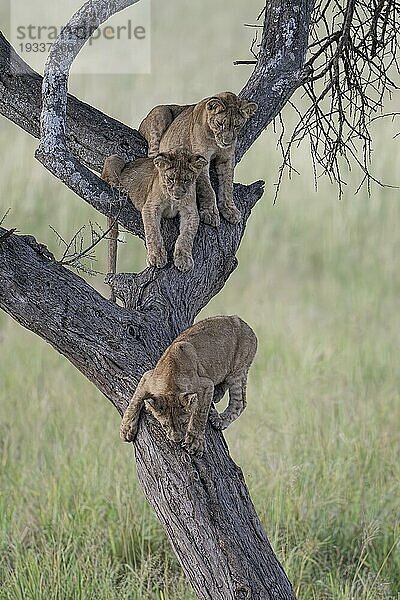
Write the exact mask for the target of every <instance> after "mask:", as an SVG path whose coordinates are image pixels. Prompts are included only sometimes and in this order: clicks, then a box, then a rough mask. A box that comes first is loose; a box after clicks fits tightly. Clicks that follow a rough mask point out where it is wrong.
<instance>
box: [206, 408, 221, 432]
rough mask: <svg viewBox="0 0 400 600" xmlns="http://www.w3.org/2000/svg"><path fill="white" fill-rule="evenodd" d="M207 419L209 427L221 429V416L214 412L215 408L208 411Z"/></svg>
mask: <svg viewBox="0 0 400 600" xmlns="http://www.w3.org/2000/svg"><path fill="white" fill-rule="evenodd" d="M208 418H209V421H210V423H211V426H212V427H214V429H223V426H222V419H221V416H220V414H219V413H218V412H217V411H216V410H215V408H214V409H213V410H210V414H209V417H208Z"/></svg>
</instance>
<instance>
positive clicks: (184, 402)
mask: <svg viewBox="0 0 400 600" xmlns="http://www.w3.org/2000/svg"><path fill="white" fill-rule="evenodd" d="M197 400H198V398H197V394H189V393H188V392H184V393H182V394H179V402H180V404H181V406H183V408H185V409H186V410H192V408H193V407H194V405H195V404H196V402H197Z"/></svg>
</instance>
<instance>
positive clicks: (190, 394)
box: [120, 316, 257, 454]
mask: <svg viewBox="0 0 400 600" xmlns="http://www.w3.org/2000/svg"><path fill="white" fill-rule="evenodd" d="M256 350H257V338H256V335H255V333H254V331H253V330H252V329H251V327H250V326H249V325H247V323H245V322H244V321H242V320H241V319H240V318H239V317H236V316H231V317H224V316H219V317H211V318H209V319H204V321H199V322H198V323H196V324H195V325H193V326H192V327H189V329H187V330H186V331H184V332H183V333H182V334H181V335H180V336H179V337H177V338H176V340H175V341H174V342H172V344H171V345H170V346H169V347H168V348H167V350H166V351H165V352H164V354H163V355H162V357H161V358H160V360H159V361H158V363H157V365H156V366H155V368H154V369H152V370H151V371H147V372H146V373H145V374H144V375H143V377H142V379H141V380H140V382H139V385H138V386H137V389H136V392H135V394H134V396H133V398H132V400H131V403H130V404H129V406H128V408H127V409H126V411H125V414H124V417H123V419H122V423H121V429H120V432H121V438H122V439H123V440H124V441H126V442H131V441H133V440H134V439H135V436H136V433H137V430H138V423H139V415H140V411H141V409H142V407H143V405H145V406H146V408H147V409H148V410H149V411H150V412H151V413H152V414H153V415H154V417H155V418H156V419H157V420H158V421H159V422H160V423H161V425H162V426H163V428H164V429H165V432H166V435H167V437H168V439H170V440H172V441H174V442H183V446H184V447H185V448H186V450H187V451H188V452H190V453H196V454H202V452H203V450H204V435H205V428H206V423H207V417H208V415H210V421H211V424H212V425H213V426H214V427H215V428H217V429H225V428H226V427H228V425H230V424H231V423H232V422H233V421H234V420H235V419H237V418H238V417H239V415H240V414H241V413H242V412H243V410H244V408H245V406H246V383H247V373H248V371H249V368H250V365H251V363H252V362H253V358H254V356H255V353H256ZM219 384H222V386H223V388H224V389H225V390H226V389H229V404H228V406H227V408H226V409H225V411H224V412H223V413H222V414H219V413H218V412H217V411H216V410H215V408H214V406H213V405H212V401H213V395H214V387H215V386H216V385H219Z"/></svg>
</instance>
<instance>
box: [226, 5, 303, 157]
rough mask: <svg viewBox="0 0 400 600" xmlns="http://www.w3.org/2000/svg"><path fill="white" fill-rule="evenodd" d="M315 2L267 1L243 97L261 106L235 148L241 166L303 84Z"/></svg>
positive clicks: (242, 92)
mask: <svg viewBox="0 0 400 600" xmlns="http://www.w3.org/2000/svg"><path fill="white" fill-rule="evenodd" d="M313 6H314V0H296V1H294V2H293V1H292V2H282V0H268V1H267V2H266V4H265V9H264V11H263V13H262V14H264V27H263V35H262V40H261V46H260V51H259V54H258V58H257V63H256V66H255V68H254V71H253V73H252V74H251V76H250V78H249V80H248V82H247V83H246V85H245V86H244V87H243V89H242V91H241V92H240V96H241V97H243V98H246V99H248V100H253V101H254V102H257V104H258V110H257V112H256V113H255V115H254V116H253V117H252V118H251V119H250V120H249V121H248V122H247V124H246V126H245V128H244V129H243V131H242V135H241V137H240V140H239V142H238V145H237V148H236V161H237V162H239V161H240V160H241V159H242V158H243V156H244V154H245V153H246V152H247V150H248V149H249V148H250V146H251V145H252V144H253V143H254V142H255V141H256V139H257V138H258V137H259V135H260V134H261V133H262V132H263V131H264V129H265V128H266V127H267V126H268V125H269V123H271V121H273V119H274V118H275V117H276V116H277V115H278V114H279V113H280V111H281V110H282V108H283V106H284V105H285V104H286V102H287V101H288V100H289V98H290V97H291V95H292V94H293V92H294V91H295V90H296V89H297V88H298V87H299V86H300V85H301V84H302V83H303V82H304V80H305V78H306V77H307V75H308V70H304V64H305V56H306V52H307V48H308V35H309V29H310V22H311V14H312V10H313Z"/></svg>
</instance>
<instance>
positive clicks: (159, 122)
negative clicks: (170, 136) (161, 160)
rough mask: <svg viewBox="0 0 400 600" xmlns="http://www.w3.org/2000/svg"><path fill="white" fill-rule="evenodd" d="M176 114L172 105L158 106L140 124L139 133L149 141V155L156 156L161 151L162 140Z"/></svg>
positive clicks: (150, 156)
mask: <svg viewBox="0 0 400 600" xmlns="http://www.w3.org/2000/svg"><path fill="white" fill-rule="evenodd" d="M174 118H175V116H174V113H173V111H172V110H171V107H170V106H156V107H155V108H153V110H152V111H150V112H149V114H148V115H147V117H146V118H145V119H144V120H143V121H142V122H141V124H140V126H139V133H140V134H141V135H142V136H143V137H144V138H145V140H146V141H147V143H148V151H147V156H148V157H149V158H154V157H155V156H157V154H159V152H160V142H161V138H162V136H163V135H164V133H165V132H166V131H167V129H168V127H169V126H170V125H171V123H172V121H173V120H174Z"/></svg>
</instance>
